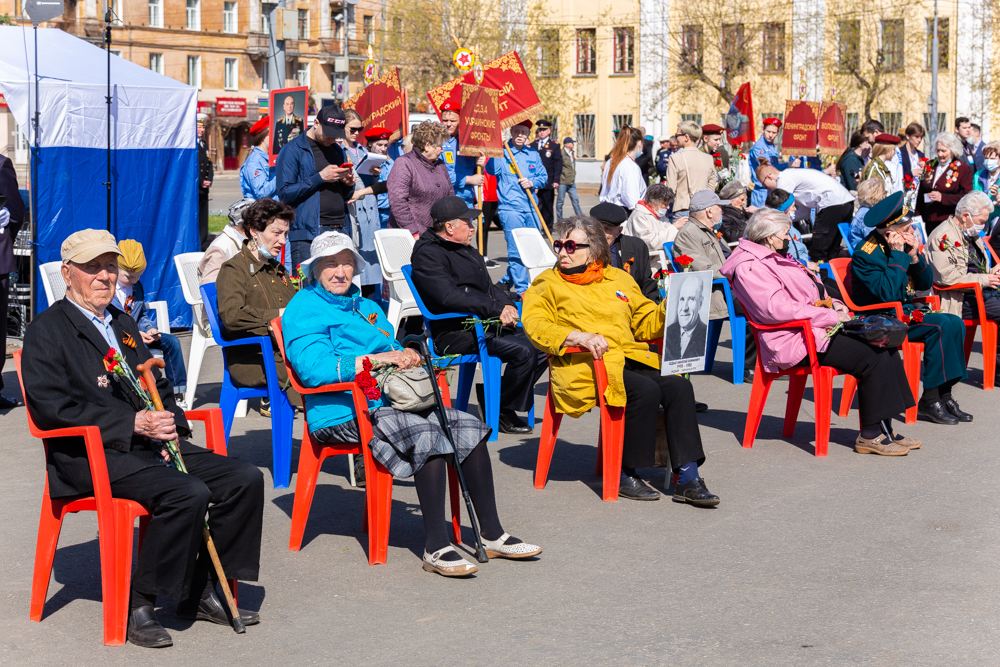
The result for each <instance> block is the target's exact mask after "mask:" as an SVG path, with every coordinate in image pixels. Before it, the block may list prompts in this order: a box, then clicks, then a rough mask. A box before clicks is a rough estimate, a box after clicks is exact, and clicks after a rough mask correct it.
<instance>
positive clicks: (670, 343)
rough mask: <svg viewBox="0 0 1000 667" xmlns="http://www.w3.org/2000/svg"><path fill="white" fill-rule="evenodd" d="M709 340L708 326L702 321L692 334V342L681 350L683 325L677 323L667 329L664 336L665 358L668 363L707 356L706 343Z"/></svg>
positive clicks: (697, 323)
mask: <svg viewBox="0 0 1000 667" xmlns="http://www.w3.org/2000/svg"><path fill="white" fill-rule="evenodd" d="M707 338H708V325H707V324H705V323H704V322H702V321H701V318H699V319H698V321H697V322H695V325H694V331H693V332H691V340H689V341H688V344H687V345H686V346H685V347H684V349H683V350H682V349H681V325H680V323H679V322H677V321H675V322H674V323H673V324H671V325H670V326H668V327H667V331H666V336H664V339H665V342H664V348H665V349H664V350H663V358H664V359H666V360H667V361H677V360H678V359H693V358H695V357H703V356H705V350H706V348H705V341H706V339H707Z"/></svg>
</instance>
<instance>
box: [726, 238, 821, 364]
mask: <svg viewBox="0 0 1000 667" xmlns="http://www.w3.org/2000/svg"><path fill="white" fill-rule="evenodd" d="M720 271H721V272H722V275H724V276H725V277H726V278H729V282H730V283H731V284H732V286H733V295H734V296H735V297H736V298H737V299H739V301H740V303H741V304H743V308H744V310H745V311H746V312H747V313H748V314H749V315H750V318H751V319H752V320H753V321H754V322H759V323H760V324H782V323H784V322H791V321H792V320H810V321H811V322H812V330H813V337H814V338H815V339H816V351H817V352H824V351H825V350H826V348H827V345H829V343H830V341H828V340H824V339H823V336H825V335H826V328H827V327H832V326H833V325H835V324H836V323H837V320H838V317H837V312H836V311H835V310H831V309H829V308H822V307H819V306H814V305H813V304H814V303H815V302H816V301H818V300H819V298H820V295H819V288H818V287H817V286H816V282H815V281H814V280H813V279H812V278H811V277H810V274H809V270H808V269H806V268H805V267H804V266H802V265H801V264H799V263H798V262H797V261H795V260H794V259H790V258H785V257H782V256H781V255H779V254H778V253H776V252H774V251H773V250H769V249H767V248H765V247H764V246H762V245H759V244H757V243H754V242H753V241H750V240H748V239H746V238H742V239H740V244H739V245H738V246H737V247H736V250H734V251H733V254H731V255H730V256H729V258H728V259H726V261H725V263H724V264H723V265H722V268H721V269H720ZM758 340H759V341H760V361H761V365H762V366H763V367H764V370H765V371H766V372H768V373H777V372H778V371H781V370H784V369H786V368H791V367H792V366H794V365H795V364H797V363H799V362H800V361H802V360H803V359H805V357H806V355H807V354H808V351H807V350H806V339H805V337H804V336H803V335H802V330H801V329H799V330H795V329H785V330H782V331H762V332H761V333H760V336H759V337H758Z"/></svg>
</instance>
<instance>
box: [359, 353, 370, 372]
mask: <svg viewBox="0 0 1000 667" xmlns="http://www.w3.org/2000/svg"><path fill="white" fill-rule="evenodd" d="M361 367H362V368H363V369H365V373H371V372H372V360H371V359H369V358H368V357H365V358H364V359H362V360H361Z"/></svg>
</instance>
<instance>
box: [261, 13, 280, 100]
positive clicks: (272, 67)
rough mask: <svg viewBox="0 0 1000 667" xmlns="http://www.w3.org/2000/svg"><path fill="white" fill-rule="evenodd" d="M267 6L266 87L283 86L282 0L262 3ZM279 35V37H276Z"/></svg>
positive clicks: (269, 88)
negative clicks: (266, 3)
mask: <svg viewBox="0 0 1000 667" xmlns="http://www.w3.org/2000/svg"><path fill="white" fill-rule="evenodd" d="M265 6H266V7H267V8H268V9H267V32H268V35H267V89H268V90H269V91H270V90H275V89H276V88H284V87H285V39H284V37H285V35H284V25H283V23H284V22H283V21H282V19H281V12H280V11H279V10H280V9H281V8H283V7H284V6H285V2H284V0H278V1H277V2H275V3H273V4H268V5H262V6H261V7H262V11H264V10H263V8H264V7H265ZM278 35H281V39H278Z"/></svg>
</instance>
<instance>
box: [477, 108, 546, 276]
mask: <svg viewBox="0 0 1000 667" xmlns="http://www.w3.org/2000/svg"><path fill="white" fill-rule="evenodd" d="M530 132H531V121H530V120H524V121H521V122H520V123H518V124H517V125H515V126H514V127H512V128H510V141H509V142H508V146H509V147H510V152H511V153H512V154H513V156H514V159H515V160H516V161H517V166H518V168H519V169H520V170H521V176H522V178H520V179H519V178H518V177H517V172H516V171H515V170H514V165H512V164H511V163H510V157H509V156H508V155H507V153H506V151H505V152H504V158H503V159H495V160H490V161H489V163H488V165H487V171H488V172H489V174H490V175H491V176H496V179H497V200H498V201H499V202H500V206H499V208H498V209H497V214H498V215H499V216H500V222H501V224H503V234H504V236H505V237H506V238H507V262H508V266H507V275H506V276H504V278H503V280H502V281H501V282H506V283H509V284H512V285H513V286H514V289H515V290H516V291H517V293H518V294H522V293H523V292H524V291H525V290H526V289H528V287H530V286H531V281H529V280H528V269H526V268H524V264H522V263H521V255H520V254H518V252H517V246H516V245H515V244H514V234H513V232H514V230H515V229H520V228H521V227H533V228H535V229H540V228H539V226H538V221H537V220H536V215H535V211H534V209H533V208H532V206H531V202H530V201H528V193H527V192H526V190H530V189H532V188H535V189H538V188H541V187H544V186H545V184H546V183H547V182H548V178H549V177H548V174H547V173H546V171H545V166H544V165H543V164H542V158H541V157H539V155H538V151H536V150H535V149H533V148H531V147H530V146H528V135H529V133H530Z"/></svg>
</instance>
